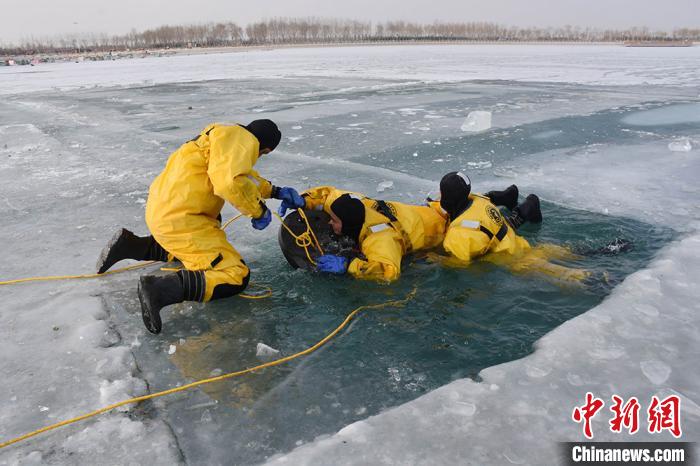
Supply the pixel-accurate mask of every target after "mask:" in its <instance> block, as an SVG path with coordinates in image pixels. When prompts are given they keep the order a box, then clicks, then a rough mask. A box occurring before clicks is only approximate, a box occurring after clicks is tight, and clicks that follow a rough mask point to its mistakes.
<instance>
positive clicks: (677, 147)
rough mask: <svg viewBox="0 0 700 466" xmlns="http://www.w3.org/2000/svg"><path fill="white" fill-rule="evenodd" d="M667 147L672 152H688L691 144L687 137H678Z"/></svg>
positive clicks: (691, 146) (691, 147)
mask: <svg viewBox="0 0 700 466" xmlns="http://www.w3.org/2000/svg"><path fill="white" fill-rule="evenodd" d="M668 148H669V150H671V151H672V152H690V151H691V150H692V149H693V145H692V144H691V143H690V140H689V139H679V140H677V141H673V142H670V143H669V144H668Z"/></svg>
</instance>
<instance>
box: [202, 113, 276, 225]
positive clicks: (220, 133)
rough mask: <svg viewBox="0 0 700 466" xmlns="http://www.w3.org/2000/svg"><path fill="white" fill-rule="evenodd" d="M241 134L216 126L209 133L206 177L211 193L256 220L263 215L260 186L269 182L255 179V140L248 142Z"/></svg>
mask: <svg viewBox="0 0 700 466" xmlns="http://www.w3.org/2000/svg"><path fill="white" fill-rule="evenodd" d="M241 131H245V130H243V129H241V128H238V127H236V126H216V127H214V128H213V129H212V130H211V131H210V132H209V141H210V145H209V167H208V168H207V175H208V176H209V179H210V180H211V183H212V185H213V187H214V194H216V195H217V196H219V197H220V198H222V199H224V200H226V201H228V202H230V203H231V204H232V205H233V206H234V207H235V208H236V209H238V210H239V211H240V212H241V213H243V214H245V215H248V216H251V217H254V218H257V217H259V216H260V215H262V213H263V208H262V204H261V202H262V201H261V199H262V197H263V195H262V191H264V189H265V188H264V187H263V185H265V184H266V183H269V182H267V180H264V179H263V178H259V176H258V177H256V176H255V175H257V173H256V172H255V171H254V170H253V165H254V164H255V162H256V161H257V157H258V150H259V144H258V142H257V140H255V141H254V142H251V138H249V137H246V135H245V134H242V133H241ZM253 139H254V138H253ZM261 187H263V188H262V190H261Z"/></svg>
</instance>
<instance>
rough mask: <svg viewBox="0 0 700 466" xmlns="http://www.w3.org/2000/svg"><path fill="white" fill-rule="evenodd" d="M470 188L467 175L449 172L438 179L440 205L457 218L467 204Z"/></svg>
mask: <svg viewBox="0 0 700 466" xmlns="http://www.w3.org/2000/svg"><path fill="white" fill-rule="evenodd" d="M471 190H472V184H471V181H469V177H468V176H467V175H464V174H463V173H460V172H450V173H448V174H447V175H445V176H443V177H442V180H440V207H442V208H443V209H444V210H445V212H447V214H448V215H449V216H450V219H451V220H454V219H455V218H457V217H458V216H459V215H460V214H461V213H462V212H464V211H465V210H466V209H467V207H468V206H469V193H470V192H471Z"/></svg>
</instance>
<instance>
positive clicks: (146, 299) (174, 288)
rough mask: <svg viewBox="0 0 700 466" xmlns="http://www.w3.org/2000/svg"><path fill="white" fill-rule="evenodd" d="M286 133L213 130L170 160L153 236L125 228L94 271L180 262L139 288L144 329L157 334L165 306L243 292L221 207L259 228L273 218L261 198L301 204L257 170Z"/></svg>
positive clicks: (260, 127) (157, 192) (244, 270)
mask: <svg viewBox="0 0 700 466" xmlns="http://www.w3.org/2000/svg"><path fill="white" fill-rule="evenodd" d="M280 138H281V133H280V131H279V129H278V128H277V125H276V124H275V123H274V122H272V121H270V120H255V121H253V122H252V123H250V124H249V125H247V126H241V125H230V126H229V125H220V124H212V125H209V126H207V127H206V128H205V129H204V130H203V131H202V132H201V133H200V134H199V136H197V137H196V138H194V139H192V140H191V141H188V142H186V143H185V144H183V145H182V146H180V148H179V149H178V150H176V151H175V152H173V153H172V155H170V158H169V159H168V162H167V164H166V166H165V169H164V170H163V172H162V173H161V174H160V175H158V177H157V178H156V179H155V180H154V181H153V184H151V187H150V189H149V192H148V202H147V203H146V224H147V225H148V229H149V231H150V233H151V235H152V236H147V237H138V236H136V235H134V234H133V233H132V232H130V231H128V230H126V229H121V230H120V231H118V232H117V233H116V234H115V236H114V237H113V238H112V240H111V241H110V242H109V243H108V244H107V246H106V247H105V248H104V249H103V251H102V254H101V255H100V258H99V261H98V263H97V269H98V270H97V273H104V272H105V271H107V270H108V269H109V268H110V267H112V265H114V264H115V263H117V262H119V261H120V260H122V259H136V260H155V261H171V260H173V259H177V260H179V261H180V262H182V265H183V266H184V270H180V271H178V272H176V273H169V274H167V275H164V276H156V275H146V276H142V277H141V279H140V282H139V286H138V295H139V300H140V302H141V314H142V317H143V322H144V324H145V325H146V328H147V329H148V330H149V331H150V332H152V333H160V331H161V327H162V323H161V318H160V310H161V308H163V307H165V306H168V305H170V304H175V303H179V302H182V301H209V300H212V299H220V298H227V297H230V296H233V295H235V294H237V293H240V292H241V291H243V290H244V289H245V288H246V286H247V285H248V280H249V278H250V272H249V270H248V267H247V266H246V264H245V262H244V261H243V259H242V257H241V255H240V254H239V253H238V251H236V250H235V249H234V248H233V246H231V244H230V243H229V242H228V240H227V239H226V233H225V232H224V231H223V230H222V229H221V209H222V207H223V206H224V201H228V202H230V203H231V204H232V205H233V206H234V207H235V208H236V209H238V210H239V211H240V212H241V213H243V214H245V215H247V216H249V217H252V221H251V223H252V225H253V228H255V229H258V230H262V229H264V228H265V227H267V226H268V225H269V223H270V220H271V218H272V216H271V213H270V211H269V209H268V208H267V206H266V205H265V202H264V201H263V199H269V198H271V197H272V198H275V199H281V200H282V201H283V204H285V203H287V204H289V205H296V204H299V203H301V202H302V201H301V198H300V197H299V194H298V193H297V192H296V191H295V190H294V189H293V188H287V187H285V188H278V187H276V186H273V185H272V184H271V183H270V182H269V181H267V180H266V179H264V178H262V177H261V176H260V175H259V174H258V173H257V172H256V171H255V170H253V166H254V165H255V163H256V162H257V160H258V158H259V157H260V156H262V155H264V154H268V153H269V152H271V151H272V150H274V149H275V147H277V144H279V141H280Z"/></svg>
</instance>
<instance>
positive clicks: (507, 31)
mask: <svg viewBox="0 0 700 466" xmlns="http://www.w3.org/2000/svg"><path fill="white" fill-rule="evenodd" d="M649 40H651V41H664V40H691V41H692V40H694V41H697V40H700V28H695V29H691V28H682V29H676V30H674V31H672V32H670V33H669V32H666V31H654V30H651V29H649V28H646V27H634V28H630V29H625V30H612V29H605V30H601V29H594V28H587V27H586V28H582V27H577V26H564V27H556V28H553V27H549V28H523V27H505V26H502V25H499V24H495V23H489V22H470V23H460V22H436V23H432V24H420V23H412V22H405V21H387V22H383V23H371V22H364V21H354V20H346V19H320V18H274V19H268V20H264V21H258V22H255V23H252V24H249V25H247V26H246V27H245V28H243V27H241V26H239V25H237V24H236V23H233V22H226V23H209V24H198V25H188V26H160V27H158V28H155V29H147V30H145V31H142V32H137V31H135V30H132V31H131V32H130V33H128V34H124V35H114V36H110V35H107V34H80V35H65V36H57V37H48V38H34V37H32V38H30V39H26V40H23V41H22V42H21V43H20V44H17V45H4V46H0V54H3V55H12V54H34V53H68V52H91V51H94V52H108V51H125V50H136V49H164V48H186V47H223V46H246V45H282V44H334V43H347V42H389V41H528V42H532V41H535V42H536V41H543V42H622V41H649Z"/></svg>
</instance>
